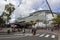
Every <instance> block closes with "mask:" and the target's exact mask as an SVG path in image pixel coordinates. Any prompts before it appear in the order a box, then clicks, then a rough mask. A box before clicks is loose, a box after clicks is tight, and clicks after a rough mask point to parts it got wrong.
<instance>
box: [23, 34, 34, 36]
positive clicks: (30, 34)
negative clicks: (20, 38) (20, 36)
mask: <svg viewBox="0 0 60 40" xmlns="http://www.w3.org/2000/svg"><path fill="white" fill-rule="evenodd" d="M24 36H33V35H32V34H25V35H24Z"/></svg>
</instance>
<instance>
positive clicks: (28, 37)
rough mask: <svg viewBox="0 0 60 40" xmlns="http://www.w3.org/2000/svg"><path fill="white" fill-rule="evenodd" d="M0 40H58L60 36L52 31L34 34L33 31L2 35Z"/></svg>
mask: <svg viewBox="0 0 60 40" xmlns="http://www.w3.org/2000/svg"><path fill="white" fill-rule="evenodd" d="M0 40H58V36H57V35H55V34H50V33H37V34H36V35H35V36H33V35H32V34H31V33H25V34H22V33H21V34H14V35H0Z"/></svg>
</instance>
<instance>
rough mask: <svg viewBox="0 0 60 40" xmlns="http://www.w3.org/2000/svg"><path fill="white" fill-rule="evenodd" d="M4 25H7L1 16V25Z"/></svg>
mask: <svg viewBox="0 0 60 40" xmlns="http://www.w3.org/2000/svg"><path fill="white" fill-rule="evenodd" d="M2 25H3V26H4V25H5V21H4V20H3V19H2V18H1V17H0V27H2Z"/></svg>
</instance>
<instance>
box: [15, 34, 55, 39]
mask: <svg viewBox="0 0 60 40" xmlns="http://www.w3.org/2000/svg"><path fill="white" fill-rule="evenodd" d="M14 35H16V36H25V37H26V36H33V34H29V33H27V34H14ZM34 36H37V37H40V38H42V37H45V38H48V37H50V38H55V37H56V35H53V34H44V33H43V34H36V35H34Z"/></svg>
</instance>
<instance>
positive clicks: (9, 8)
mask: <svg viewBox="0 0 60 40" xmlns="http://www.w3.org/2000/svg"><path fill="white" fill-rule="evenodd" d="M4 10H5V11H3V13H2V15H1V17H3V16H6V17H7V19H6V20H5V21H6V22H9V20H10V19H11V17H10V16H11V14H12V12H13V11H14V10H15V7H14V5H13V4H11V3H9V4H6V5H5V9H4Z"/></svg>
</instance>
